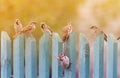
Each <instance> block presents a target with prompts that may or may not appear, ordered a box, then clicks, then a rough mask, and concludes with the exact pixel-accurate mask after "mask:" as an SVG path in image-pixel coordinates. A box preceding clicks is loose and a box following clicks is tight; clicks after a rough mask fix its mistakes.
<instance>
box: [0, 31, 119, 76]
mask: <svg viewBox="0 0 120 78" xmlns="http://www.w3.org/2000/svg"><path fill="white" fill-rule="evenodd" d="M50 39H51V40H52V42H51V43H52V46H50V44H51V43H50V41H51V40H50ZM77 42H79V48H78V49H79V50H78V78H90V46H89V42H88V40H87V39H86V37H85V35H84V34H82V33H81V34H80V35H79V41H77ZM50 47H52V49H51V48H50ZM51 50H52V58H51V57H50V56H51ZM66 50H67V55H68V57H69V58H70V60H71V62H72V65H71V71H69V70H65V73H64V74H65V75H64V76H65V77H64V78H76V73H77V72H76V58H77V53H76V34H75V33H74V32H72V33H71V34H70V37H69V40H68V41H67V42H66ZM61 51H62V41H61V38H60V37H59V35H58V34H57V33H53V35H52V37H50V35H49V34H48V33H44V34H43V36H42V37H41V38H40V40H39V63H37V48H36V39H35V38H34V37H31V38H24V35H23V34H22V35H19V36H18V37H17V38H15V39H14V40H13V59H12V55H11V54H12V41H11V39H10V37H9V35H8V34H7V33H6V32H5V31H2V32H1V68H0V69H1V74H0V75H1V78H12V77H13V78H50V74H51V75H52V76H51V77H52V78H62V71H63V69H62V67H60V66H59V62H58V60H57V59H55V56H58V54H59V53H60V52H61ZM117 53H118V43H117V40H116V39H115V38H114V37H113V35H111V34H109V35H108V41H107V55H106V56H107V58H106V62H107V66H106V71H105V72H106V78H117V61H118V60H117V59H118V57H117V55H118V54H117ZM51 59H52V62H51ZM12 60H13V64H12ZM37 64H39V67H38V66H37ZM12 68H13V69H12ZM12 70H13V73H12ZM37 70H39V75H38V74H37V73H38V72H37ZM50 72H51V73H50ZM93 78H104V35H103V34H99V35H97V37H96V38H95V40H94V50H93Z"/></svg>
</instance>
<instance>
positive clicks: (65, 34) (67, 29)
mask: <svg viewBox="0 0 120 78" xmlns="http://www.w3.org/2000/svg"><path fill="white" fill-rule="evenodd" d="M71 32H72V26H71V22H68V24H67V25H66V26H65V27H64V28H63V30H62V34H63V36H62V41H63V42H65V41H67V40H68V38H69V34H70V33H71Z"/></svg>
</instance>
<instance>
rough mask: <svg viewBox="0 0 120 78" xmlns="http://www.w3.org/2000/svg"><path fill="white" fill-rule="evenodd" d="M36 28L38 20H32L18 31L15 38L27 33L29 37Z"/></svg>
mask: <svg viewBox="0 0 120 78" xmlns="http://www.w3.org/2000/svg"><path fill="white" fill-rule="evenodd" d="M35 28H36V22H30V23H29V24H28V25H27V26H26V27H24V28H22V29H21V30H20V31H19V32H18V33H16V35H15V36H14V38H15V37H17V36H18V35H20V34H25V35H26V36H27V37H29V36H30V35H31V33H32V32H33V31H34V30H35Z"/></svg>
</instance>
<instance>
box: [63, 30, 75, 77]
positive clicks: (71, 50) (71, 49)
mask: <svg viewBox="0 0 120 78" xmlns="http://www.w3.org/2000/svg"><path fill="white" fill-rule="evenodd" d="M66 50H67V55H68V57H69V58H70V60H71V62H72V64H71V71H70V70H65V78H76V35H75V33H74V32H72V33H70V36H69V39H68V41H67V42H66Z"/></svg>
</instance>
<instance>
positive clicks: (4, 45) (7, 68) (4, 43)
mask: <svg viewBox="0 0 120 78" xmlns="http://www.w3.org/2000/svg"><path fill="white" fill-rule="evenodd" d="M10 77H11V40H10V37H9V36H8V34H7V32H5V31H2V33H1V78H10Z"/></svg>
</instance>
